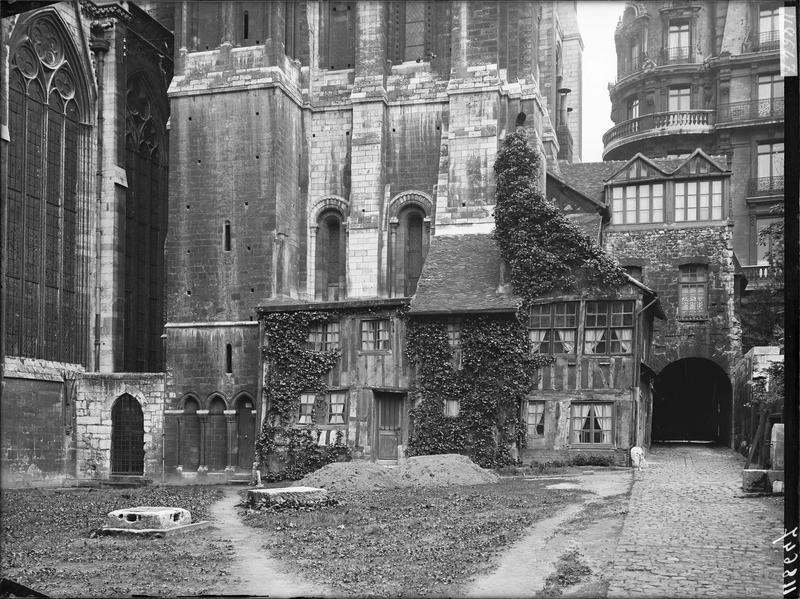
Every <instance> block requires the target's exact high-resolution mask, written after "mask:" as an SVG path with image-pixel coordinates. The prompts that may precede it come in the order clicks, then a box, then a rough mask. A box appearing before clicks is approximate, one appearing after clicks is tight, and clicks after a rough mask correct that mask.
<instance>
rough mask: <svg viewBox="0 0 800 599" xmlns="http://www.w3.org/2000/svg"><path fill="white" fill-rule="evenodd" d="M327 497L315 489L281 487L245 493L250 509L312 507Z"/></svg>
mask: <svg viewBox="0 0 800 599" xmlns="http://www.w3.org/2000/svg"><path fill="white" fill-rule="evenodd" d="M327 497H328V492H327V491H326V490H325V489H319V488H317V487H281V488H278V489H251V490H249V491H248V492H247V504H248V505H249V506H250V507H254V508H259V507H263V506H267V507H269V506H276V507H313V506H315V505H318V504H320V503H323V502H324V501H325V500H326V499H327Z"/></svg>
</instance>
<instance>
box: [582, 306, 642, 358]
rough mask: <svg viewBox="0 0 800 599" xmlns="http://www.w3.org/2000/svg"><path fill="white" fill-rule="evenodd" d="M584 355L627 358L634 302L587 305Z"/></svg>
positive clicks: (631, 340)
mask: <svg viewBox="0 0 800 599" xmlns="http://www.w3.org/2000/svg"><path fill="white" fill-rule="evenodd" d="M585 325H586V326H585V330H584V342H583V353H584V354H629V353H631V351H632V347H633V302H632V301H613V302H609V301H602V302H587V303H586V320H585Z"/></svg>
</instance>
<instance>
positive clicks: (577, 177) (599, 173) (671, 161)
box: [560, 154, 728, 203]
mask: <svg viewBox="0 0 800 599" xmlns="http://www.w3.org/2000/svg"><path fill="white" fill-rule="evenodd" d="M688 157H689V156H684V157H682V158H648V160H650V161H651V162H652V163H653V164H655V165H656V166H657V167H659V168H660V169H661V170H663V171H664V172H666V173H668V174H669V173H672V172H674V171H675V170H676V169H677V168H678V167H679V166H681V165H682V164H683V163H684V162H686V159H687V158H688ZM709 158H710V159H711V160H712V161H713V162H714V163H715V164H716V165H717V166H719V167H720V168H721V169H723V170H727V168H728V160H727V158H726V157H725V156H724V155H721V154H720V155H713V156H709ZM629 162H630V160H608V161H605V162H579V163H575V164H569V163H561V164H560V166H561V178H562V179H563V180H564V181H565V182H566V183H568V184H569V185H571V186H572V187H574V188H575V189H577V190H578V191H580V192H581V193H582V194H584V195H586V196H588V197H590V198H592V199H593V200H596V201H598V202H601V203H604V202H603V184H604V183H605V181H606V180H607V179H609V178H610V177H611V176H612V175H614V173H616V172H617V171H619V170H620V169H621V168H622V167H623V166H625V165H626V164H628V163H629Z"/></svg>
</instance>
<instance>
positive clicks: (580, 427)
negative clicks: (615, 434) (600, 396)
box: [570, 403, 614, 445]
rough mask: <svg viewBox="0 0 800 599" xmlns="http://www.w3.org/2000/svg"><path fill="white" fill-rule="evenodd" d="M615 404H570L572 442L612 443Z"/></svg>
mask: <svg viewBox="0 0 800 599" xmlns="http://www.w3.org/2000/svg"><path fill="white" fill-rule="evenodd" d="M613 413H614V406H613V404H610V403H573V404H571V405H570V443H593V444H605V445H610V444H611V443H612V425H613Z"/></svg>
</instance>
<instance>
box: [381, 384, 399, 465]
mask: <svg viewBox="0 0 800 599" xmlns="http://www.w3.org/2000/svg"><path fill="white" fill-rule="evenodd" d="M375 405H376V420H377V422H376V428H377V430H378V451H377V458H378V459H379V460H396V459H397V457H398V455H397V446H398V445H400V444H401V443H402V438H403V437H402V435H403V396H401V395H397V396H393V395H389V394H386V395H381V396H376V397H375Z"/></svg>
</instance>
